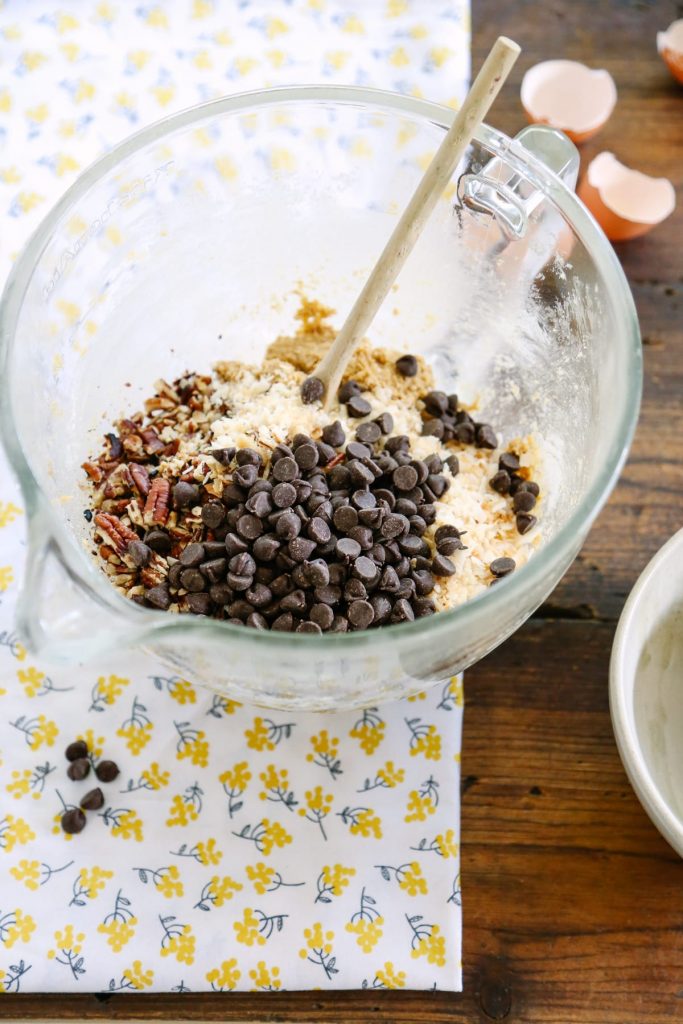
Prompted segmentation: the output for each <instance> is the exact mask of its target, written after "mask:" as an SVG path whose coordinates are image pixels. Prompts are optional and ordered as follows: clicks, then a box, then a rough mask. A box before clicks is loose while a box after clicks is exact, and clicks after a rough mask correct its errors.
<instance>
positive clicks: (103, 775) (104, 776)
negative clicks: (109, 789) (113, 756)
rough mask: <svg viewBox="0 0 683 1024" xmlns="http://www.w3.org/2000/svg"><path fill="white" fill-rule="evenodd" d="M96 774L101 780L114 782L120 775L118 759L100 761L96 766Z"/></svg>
mask: <svg viewBox="0 0 683 1024" xmlns="http://www.w3.org/2000/svg"><path fill="white" fill-rule="evenodd" d="M95 775H96V776H97V778H98V779H99V780H100V782H113V781H114V779H115V778H117V777H118V775H119V766H118V765H117V763H116V761H100V763H99V764H98V765H97V767H96V768H95Z"/></svg>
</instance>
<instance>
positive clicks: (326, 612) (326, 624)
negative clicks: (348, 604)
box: [309, 604, 334, 632]
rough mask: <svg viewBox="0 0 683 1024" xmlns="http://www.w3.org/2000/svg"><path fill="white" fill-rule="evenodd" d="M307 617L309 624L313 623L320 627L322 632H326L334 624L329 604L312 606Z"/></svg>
mask: <svg viewBox="0 0 683 1024" xmlns="http://www.w3.org/2000/svg"><path fill="white" fill-rule="evenodd" d="M309 615H310V617H311V622H315V624H316V625H317V626H320V628H321V629H322V630H323V632H324V631H326V630H328V629H329V628H330V626H331V625H332V623H333V622H334V612H333V611H332V609H331V608H330V606H329V604H314V605H313V607H312V608H311V610H310V612H309Z"/></svg>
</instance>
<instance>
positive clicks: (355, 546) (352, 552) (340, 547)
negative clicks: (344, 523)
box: [336, 527, 361, 562]
mask: <svg viewBox="0 0 683 1024" xmlns="http://www.w3.org/2000/svg"><path fill="white" fill-rule="evenodd" d="M354 529H357V527H354ZM336 552H337V554H338V555H339V557H340V558H343V559H344V560H345V561H347V562H353V561H355V559H356V558H358V556H359V555H360V553H361V546H360V544H359V543H358V541H357V540H353V538H352V537H342V538H341V539H340V540H338V541H337V544H336Z"/></svg>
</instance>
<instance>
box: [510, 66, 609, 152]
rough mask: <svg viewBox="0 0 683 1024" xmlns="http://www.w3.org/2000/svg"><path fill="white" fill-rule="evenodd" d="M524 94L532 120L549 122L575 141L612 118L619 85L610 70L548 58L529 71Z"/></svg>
mask: <svg viewBox="0 0 683 1024" xmlns="http://www.w3.org/2000/svg"><path fill="white" fill-rule="evenodd" d="M520 98H521V100H522V106H523V107H524V112H525V114H526V116H527V118H528V119H529V121H531V123H532V124H549V125H551V126H552V127H553V128H559V129H560V130H561V131H563V132H564V133H565V135H568V136H569V138H570V139H571V140H572V142H585V141H586V139H590V137H591V136H592V135H595V133H596V132H599V131H600V129H601V128H602V127H603V125H604V124H605V122H606V121H608V120H609V117H610V115H611V113H612V111H613V110H614V105H615V103H616V102H617V87H616V85H615V84H614V79H613V78H612V76H611V75H610V73H609V72H608V71H604V70H597V71H596V70H593V69H592V68H588V67H586V65H585V64H579V63H578V62H577V61H574V60H546V61H543V62H542V63H541V64H534V66H533V67H532V68H529V70H528V71H527V72H526V74H525V75H524V78H523V79H522V88H521V91H520Z"/></svg>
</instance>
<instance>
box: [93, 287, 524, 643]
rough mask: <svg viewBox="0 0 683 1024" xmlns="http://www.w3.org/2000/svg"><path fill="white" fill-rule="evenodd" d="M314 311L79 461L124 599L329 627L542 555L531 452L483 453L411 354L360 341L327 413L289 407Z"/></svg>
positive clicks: (467, 589)
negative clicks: (257, 358) (288, 332)
mask: <svg viewBox="0 0 683 1024" xmlns="http://www.w3.org/2000/svg"><path fill="white" fill-rule="evenodd" d="M331 312H332V311H331V310H328V309H326V308H325V307H323V306H321V305H320V304H318V303H315V302H308V301H304V302H303V303H302V306H301V308H300V310H299V311H298V313H297V319H298V321H299V327H298V330H297V331H296V333H295V335H294V336H292V337H283V338H279V339H277V340H276V341H275V342H274V343H273V344H272V345H271V346H270V348H269V349H268V352H267V353H266V357H265V359H264V361H263V363H262V365H261V366H248V365H245V364H243V363H238V362H222V363H218V364H217V365H216V366H215V367H214V369H213V371H212V373H211V374H210V375H200V374H196V373H187V374H186V375H185V376H183V377H182V378H180V379H179V380H177V381H174V382H173V383H172V384H168V383H166V382H165V381H159V382H157V385H156V394H155V395H154V396H153V397H152V398H150V399H149V400H148V401H147V402H146V403H145V410H144V413H143V412H140V413H136V414H135V415H133V416H131V417H130V418H123V419H121V420H119V421H118V422H117V423H116V425H115V426H116V430H115V432H112V433H109V434H107V435H106V445H105V448H104V450H103V451H102V452H101V453H100V454H99V456H98V457H96V458H94V459H92V460H91V461H89V462H86V463H85V464H84V469H85V471H86V472H87V474H88V477H89V484H90V492H91V494H90V507H89V508H88V509H87V510H86V512H85V515H86V518H87V519H88V520H89V521H90V522H92V526H93V539H94V543H95V549H94V551H95V555H96V557H97V558H98V559H99V560H100V561H101V563H102V566H103V568H104V571H105V572H106V573H107V574H108V575H109V576H110V577H111V579H112V582H113V583H114V585H115V586H116V587H117V588H118V589H119V590H120V591H121V592H122V593H123V594H125V595H126V596H127V597H129V598H131V599H132V600H134V601H136V602H138V603H140V604H143V605H145V606H147V607H150V608H155V609H162V610H168V611H174V612H189V613H194V614H200V615H208V616H211V617H214V618H218V619H227V620H229V621H231V622H234V623H239V624H240V625H245V626H249V627H252V628H256V629H272V630H282V631H296V632H311V633H320V632H327V631H333V632H345V631H348V630H356V629H367V628H373V627H376V626H380V625H384V624H387V623H399V622H403V621H409V620H412V619H414V618H418V617H422V616H425V615H432V614H434V613H435V612H438V611H442V610H444V609H446V608H449V607H452V606H454V605H457V604H461V603H462V602H463V601H466V600H468V599H470V598H472V597H474V596H475V595H476V594H477V593H479V592H481V591H482V590H483V589H484V588H486V587H488V586H490V585H491V584H493V583H496V582H498V581H500V580H501V579H502V578H503V577H505V576H507V575H509V574H510V573H511V572H512V571H513V570H514V569H515V568H516V567H518V566H520V565H521V564H523V563H524V562H525V561H526V560H527V559H528V558H529V556H530V554H531V553H532V551H533V550H534V548H535V547H536V546H537V545H538V544H539V543H540V539H541V538H540V534H539V531H538V529H536V528H535V527H536V523H537V516H538V508H539V504H540V501H541V498H540V491H539V487H538V484H537V483H536V482H535V480H534V478H535V477H537V476H538V463H539V456H538V452H537V450H536V447H535V444H534V442H533V439H532V438H528V437H527V438H518V439H516V440H514V441H512V442H508V443H507V445H506V446H505V448H502V447H500V442H499V438H498V436H497V435H496V431H495V425H491V424H485V423H480V422H478V421H477V419H476V415H475V413H474V411H473V410H472V409H469V410H468V409H466V408H463V407H462V406H461V405H460V403H459V401H458V399H457V396H455V395H446V394H444V393H443V392H441V391H438V390H435V388H434V381H433V378H432V374H431V371H430V369H429V367H428V366H427V365H426V364H425V363H424V361H422V360H421V359H419V358H417V357H415V356H413V355H410V354H406V355H400V354H399V353H397V352H390V351H388V350H386V349H381V348H371V347H370V346H368V345H361V346H360V347H359V348H358V350H357V351H356V353H355V354H354V356H353V358H352V360H351V362H350V364H349V366H348V369H347V375H346V377H345V379H344V381H343V383H342V385H341V388H340V390H339V393H338V396H337V397H336V400H335V402H334V403H333V405H332V406H331V408H330V409H329V410H327V411H323V409H322V406H321V403H320V402H313V403H312V404H307V405H306V404H303V403H302V401H301V393H300V392H301V386H302V383H303V382H304V381H305V379H306V378H307V376H308V375H309V374H310V373H311V371H312V370H313V369H314V367H315V365H316V364H317V362H318V361H319V359H320V356H321V353H322V351H323V350H324V348H325V346H326V345H328V344H329V343H330V342H331V340H332V338H333V337H334V330H333V328H332V327H331V325H330V324H329V322H328V317H329V315H330V314H331Z"/></svg>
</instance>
